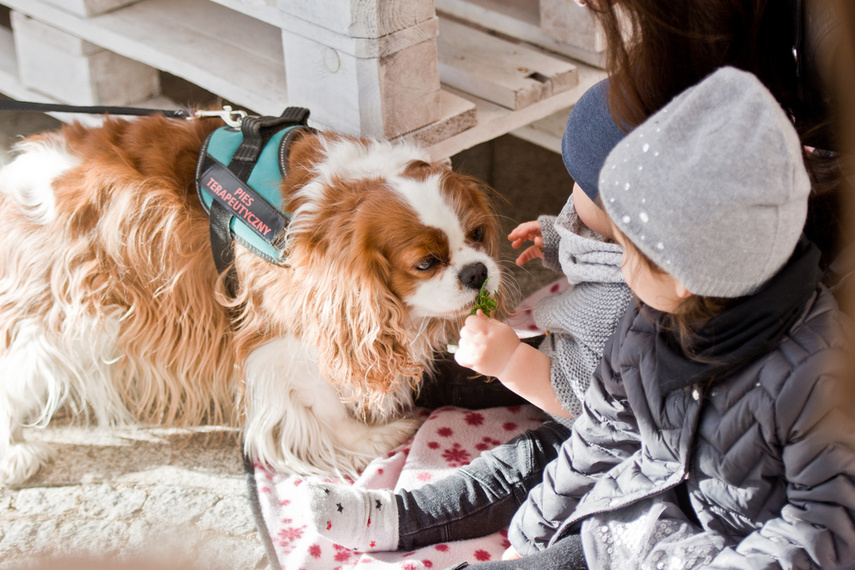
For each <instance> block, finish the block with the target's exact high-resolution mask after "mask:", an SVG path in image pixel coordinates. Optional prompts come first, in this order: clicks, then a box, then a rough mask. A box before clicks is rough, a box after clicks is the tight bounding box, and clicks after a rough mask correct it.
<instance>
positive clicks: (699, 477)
mask: <svg viewBox="0 0 855 570" xmlns="http://www.w3.org/2000/svg"><path fill="white" fill-rule="evenodd" d="M599 182H600V183H599V187H600V195H601V197H602V200H603V204H604V206H605V209H606V211H607V213H608V214H609V216H610V218H611V220H612V222H613V224H614V231H615V237H616V239H617V240H618V242H619V243H621V244H622V245H623V246H624V257H623V263H622V267H621V270H622V272H623V275H624V277H625V278H626V281H627V284H628V285H629V286H630V288H631V289H632V291H633V292H634V293H635V295H636V296H637V298H638V301H639V302H638V304H637V305H636V306H632V307H631V308H630V310H629V311H627V313H626V315H625V316H624V318H623V319H622V321H621V324H620V325H619V327H618V330H617V332H616V334H615V335H614V336H613V337H612V338H611V339H610V341H609V343H608V344H607V346H606V348H605V353H604V356H603V360H602V362H601V363H600V365H599V367H598V368H597V371H596V373H595V374H594V377H593V379H592V381H591V386H590V388H589V389H588V391H587V392H586V394H585V400H584V411H583V413H582V415H581V416H580V417H579V418H578V419H577V420H576V422H575V423H574V425H573V429H572V435H571V438H570V439H569V440H568V441H567V442H566V443H565V444H564V445H563V447H562V449H561V452H560V454H559V456H558V458H557V459H555V460H554V461H553V462H551V463H550V464H549V465H548V466H547V468H546V472H545V473H544V476H543V480H542V482H541V483H540V484H539V485H538V486H537V487H535V488H534V489H533V490H532V491H531V492H530V493H529V495H528V498H527V500H526V502H525V503H524V505H523V506H522V507H521V508H520V509H519V510H518V511H517V513H516V514H515V515H514V517H513V520H512V522H511V526H510V529H509V534H508V536H509V540H510V541H511V544H512V549H511V551H510V552H509V553H508V557H513V556H514V555H516V553H519V554H521V555H523V556H524V558H522V559H519V560H508V561H505V562H496V563H492V562H490V563H485V564H483V565H481V566H482V567H483V568H484V569H493V568H535V567H538V568H566V567H568V564H567V561H566V560H562V557H561V556H560V553H562V552H564V551H565V549H566V548H567V545H573V544H575V543H577V542H578V540H579V539H580V537H581V542H582V544H583V547H584V557H585V561H584V564H587V565H588V566H589V567H597V568H611V567H615V566H618V565H621V566H629V567H650V568H665V567H680V568H687V567H695V566H703V567H706V568H776V567H792V568H818V567H819V568H828V567H840V566H848V565H851V564H853V563H855V523H853V521H855V402H853V399H855V390H853V382H852V380H851V379H850V376H849V375H848V374H847V369H846V366H845V364H846V361H847V359H846V351H847V350H848V348H849V346H850V345H849V337H848V335H849V331H848V328H847V327H848V322H847V321H846V320H845V318H844V317H843V316H842V314H841V313H840V311H839V310H838V309H837V306H836V304H835V302H834V300H833V298H832V297H831V295H830V293H829V292H828V291H827V290H826V289H824V288H823V287H821V286H820V285H819V278H820V271H819V268H818V260H819V252H818V250H817V249H816V248H815V247H814V246H813V245H812V244H810V243H809V242H807V241H806V240H805V239H803V238H801V232H802V227H803V225H804V221H805V213H806V207H807V197H808V193H809V190H810V183H809V180H808V177H807V174H806V172H805V169H804V165H803V162H802V158H801V147H800V143H799V140H798V137H797V135H796V133H795V130H794V129H793V128H792V126H791V124H790V123H789V121H788V119H787V117H786V115H785V114H784V112H783V111H782V110H781V108H780V106H779V105H778V104H777V102H776V101H775V100H774V98H773V97H772V96H771V94H770V93H769V92H768V91H767V90H766V89H765V88H764V87H763V86H762V85H761V84H760V83H759V81H758V80H757V79H756V78H755V77H754V76H752V75H750V74H747V73H745V72H741V71H738V70H735V69H732V68H723V69H720V70H719V71H717V72H715V73H714V74H712V75H710V76H709V77H708V78H706V79H705V80H703V81H702V82H701V83H699V84H698V85H696V86H694V87H692V88H690V89H688V90H687V91H685V92H683V93H682V94H680V95H679V96H678V97H676V98H675V99H674V100H673V101H672V102H671V103H669V104H668V105H667V106H665V107H664V108H663V109H662V110H660V111H659V112H657V113H656V114H655V115H653V116H652V117H651V118H650V119H648V120H647V121H646V122H645V123H643V124H642V125H640V126H639V127H637V128H636V130H634V131H633V132H632V133H630V134H629V135H628V136H627V138H626V139H625V140H624V141H623V142H621V144H619V145H618V146H617V147H616V148H615V150H614V151H612V153H611V154H610V155H609V157H608V159H607V161H606V163H605V165H604V166H603V169H602V171H601V178H600V181H599ZM481 320H482V321H484V319H481ZM488 322H489V321H488ZM467 326H468V324H467ZM491 327H492V325H491V326H490V327H487V328H483V327H482V329H483V331H481V330H479V331H474V332H473V334H472V335H471V337H472V338H471V343H470V342H469V341H467V343H468V344H469V348H467V349H466V350H467V351H468V355H467V356H466V359H467V362H470V363H472V364H473V366H475V367H476V370H477V369H479V368H480V367H482V366H486V367H488V368H490V369H491V370H493V371H495V372H498V374H499V378H500V379H503V378H502V376H503V375H505V376H514V375H515V374H516V372H517V371H519V370H521V369H523V368H524V367H523V363H522V361H524V360H525V357H526V354H527V352H526V351H522V352H521V351H520V349H519V347H513V348H512V349H511V350H510V351H509V352H508V351H505V352H502V353H498V354H497V353H496V352H495V351H493V350H491V349H490V341H491V335H492V331H493V329H492V328H491ZM513 380H514V381H516V378H513ZM575 567H584V565H581V564H577V565H576V566H575Z"/></svg>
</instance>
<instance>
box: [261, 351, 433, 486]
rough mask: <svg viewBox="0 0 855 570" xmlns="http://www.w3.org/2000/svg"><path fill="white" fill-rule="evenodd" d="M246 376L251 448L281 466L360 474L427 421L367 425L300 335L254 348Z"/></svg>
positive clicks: (282, 468)
mask: <svg viewBox="0 0 855 570" xmlns="http://www.w3.org/2000/svg"><path fill="white" fill-rule="evenodd" d="M245 377H246V425H245V430H244V450H245V453H246V454H247V456H248V457H250V458H251V459H254V460H255V459H257V460H260V461H261V462H262V463H264V464H266V465H269V466H270V467H273V468H274V469H277V470H280V471H284V472H289V473H297V474H302V475H335V474H337V475H348V476H351V477H355V476H356V475H357V474H358V473H359V472H360V471H362V469H364V468H365V466H366V465H367V464H368V463H369V462H370V461H371V460H372V459H374V458H376V457H380V456H382V455H384V454H385V453H387V452H388V451H390V450H391V449H393V448H395V447H396V446H398V445H400V444H401V443H403V442H404V441H406V440H407V439H409V438H410V437H411V436H412V435H413V433H414V432H415V430H416V429H418V427H419V425H420V423H421V422H420V421H419V420H416V419H414V418H401V419H397V420H392V421H390V422H388V423H384V424H366V423H364V422H361V421H359V420H357V419H355V418H353V417H352V416H351V415H350V414H348V411H347V408H346V406H345V404H344V403H343V402H342V401H341V399H340V397H339V395H338V393H337V392H336V390H335V388H334V387H333V386H332V385H331V384H330V383H329V382H327V381H326V380H324V379H323V378H322V377H321V375H320V371H319V369H318V365H317V360H316V356H315V354H314V351H313V350H312V349H311V347H309V346H306V345H305V344H303V343H302V342H300V341H299V340H297V339H296V338H294V337H285V338H282V339H278V340H275V341H271V342H269V343H267V344H265V345H263V346H261V347H259V348H257V349H256V350H255V351H253V353H252V354H251V355H250V356H249V358H248V359H247V362H246V368H245Z"/></svg>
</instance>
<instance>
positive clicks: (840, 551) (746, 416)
mask: <svg viewBox="0 0 855 570" xmlns="http://www.w3.org/2000/svg"><path fill="white" fill-rule="evenodd" d="M847 323H848V321H846V319H845V317H844V316H843V315H842V314H841V313H840V312H839V310H838V309H837V305H836V303H835V301H834V299H833V297H832V296H831V294H830V293H829V292H828V291H827V290H822V291H820V292H819V293H817V294H816V296H815V297H814V299H813V300H812V301H811V302H810V303H809V304H808V307H807V309H806V310H805V311H804V313H803V314H802V316H801V317H800V318H799V320H798V321H797V322H796V324H795V325H794V326H793V327H792V328H791V329H790V331H789V333H788V334H787V335H786V336H785V337H784V339H783V341H782V342H781V343H780V344H779V345H778V347H777V348H776V349H774V350H773V351H772V352H770V353H768V354H765V355H764V356H762V357H760V358H758V359H756V360H754V361H753V362H751V363H750V364H748V365H747V366H746V367H745V368H743V369H741V370H740V371H738V372H736V373H735V374H733V375H732V376H730V377H729V378H727V379H723V380H720V381H719V382H718V383H715V384H712V387H711V388H709V389H706V390H705V389H704V388H703V387H702V386H700V385H691V386H688V387H686V388H680V389H677V390H674V391H672V392H670V393H660V389H659V385H657V384H656V382H655V380H653V378H654V377H655V373H654V372H655V370H654V367H655V361H654V359H653V356H652V355H653V352H654V336H655V329H654V327H653V324H652V323H651V321H650V319H649V317H647V316H645V314H644V313H642V312H641V311H640V310H639V308H637V307H632V308H630V310H629V311H628V312H627V314H626V315H625V316H624V319H623V320H622V321H621V324H620V326H619V329H618V333H617V334H616V335H615V336H614V337H613V338H612V339H611V340H610V341H609V344H608V345H607V346H606V350H605V355H604V358H603V361H602V362H601V363H600V366H599V368H598V369H597V372H596V373H595V375H594V378H593V380H592V382H591V386H590V388H589V390H588V392H587V393H586V397H585V410H584V413H583V415H582V416H581V417H580V418H578V419H577V420H576V422H575V424H574V426H573V433H572V436H571V438H570V439H569V440H568V441H567V442H566V443H565V444H564V447H563V448H562V450H561V453H560V454H559V457H558V458H557V459H556V460H555V461H553V462H552V463H551V464H550V465H549V466H548V467H547V470H546V473H545V474H544V479H543V483H541V484H540V485H538V486H537V487H536V488H535V489H533V490H532V491H531V492H530V493H529V497H528V500H527V502H526V503H525V504H524V505H523V506H522V507H521V508H520V510H519V511H518V512H517V514H516V516H515V517H514V520H513V522H512V524H511V528H510V531H509V538H510V540H511V543H512V544H513V546H514V547H515V548H516V549H517V551H518V552H520V553H521V554H523V555H526V554H531V553H533V552H535V551H537V550H542V549H544V548H546V547H548V546H549V545H551V544H553V543H555V542H556V541H557V540H560V539H561V538H563V537H565V536H567V535H568V534H570V533H578V532H580V531H581V533H582V539H583V544H584V547H585V555H586V558H587V560H588V564H589V566H590V567H592V568H609V567H617V566H620V567H621V568H622V570H625V569H627V568H637V567H650V568H668V567H671V564H672V563H673V564H675V565H676V567H679V568H689V567H705V568H750V569H758V568H817V567H819V568H833V567H838V566H841V565H844V566H845V565H848V564H853V563H855V379H853V378H852V377H851V375H849V374H848V373H847V367H846V362H845V360H846V356H845V353H846V348H845V347H846V346H848V345H846V344H844V343H845V342H847V339H848V337H847V335H848V328H847ZM677 491H681V492H682V493H683V496H684V497H687V499H686V501H688V502H689V503H690V504H691V508H689V509H688V511H693V512H694V513H695V514H696V515H697V520H690V519H689V518H688V517H687V516H686V515H685V514H684V513H685V512H686V511H687V509H686V508H683V509H681V508H680V506H679V503H680V501H679V500H678V498H677V496H678V493H677Z"/></svg>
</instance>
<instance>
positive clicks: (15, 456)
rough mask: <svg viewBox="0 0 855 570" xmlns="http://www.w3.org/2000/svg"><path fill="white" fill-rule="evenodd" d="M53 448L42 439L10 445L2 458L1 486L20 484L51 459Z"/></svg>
mask: <svg viewBox="0 0 855 570" xmlns="http://www.w3.org/2000/svg"><path fill="white" fill-rule="evenodd" d="M52 455H53V448H52V447H51V446H50V445H48V444H47V443H44V442H42V441H30V442H26V443H14V444H12V445H9V446H8V447H7V448H6V449H5V450H4V451H3V456H2V458H0V486H2V485H20V484H21V483H23V482H25V481H26V480H27V479H29V478H30V477H32V476H33V475H35V474H36V473H37V472H38V470H39V469H40V468H41V467H42V465H44V464H46V463H47V462H48V461H50V458H51V456H52Z"/></svg>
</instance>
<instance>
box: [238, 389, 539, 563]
mask: <svg viewBox="0 0 855 570" xmlns="http://www.w3.org/2000/svg"><path fill="white" fill-rule="evenodd" d="M418 412H419V413H421V414H422V415H423V416H425V415H426V416H427V417H426V419H425V422H424V424H423V425H422V426H421V427H420V428H419V430H418V431H417V432H416V434H415V436H413V438H412V439H410V441H408V442H406V443H404V444H403V445H401V446H399V447H398V448H396V449H394V450H392V451H391V452H390V453H388V454H387V455H386V456H385V457H378V458H377V459H375V460H374V461H372V462H371V463H370V464H369V465H368V467H367V468H366V469H365V471H364V472H363V473H362V475H361V476H360V477H359V478H358V479H357V480H356V481H352V482H350V481H338V482H340V483H341V482H344V483H350V484H353V485H356V486H359V487H363V488H366V489H381V488H385V489H409V490H412V489H416V488H418V487H420V486H422V485H425V484H427V483H430V482H431V481H436V480H438V479H441V478H443V477H447V476H448V475H450V474H452V473H454V472H455V471H456V470H457V469H458V468H460V467H462V466H463V465H466V464H468V463H469V462H470V461H472V459H473V458H475V457H477V456H478V455H479V454H480V453H481V452H482V451H484V450H487V449H491V448H493V447H495V446H496V445H499V444H500V443H504V442H505V441H507V440H509V439H511V438H513V437H514V436H516V435H518V434H520V433H522V432H524V431H525V430H528V429H532V428H535V427H537V426H538V425H540V423H542V422H543V421H544V420H545V419H546V416H545V415H544V414H543V412H541V411H540V410H538V409H537V408H535V407H534V406H528V405H526V406H514V407H504V408H489V409H486V410H467V409H463V408H453V407H445V408H439V409H437V410H434V411H433V412H428V411H427V410H421V409H420V410H418ZM428 414H429V415H428ZM251 474H252V480H253V481H254V487H255V490H257V504H256V508H257V510H258V514H259V516H260V518H261V520H259V521H258V522H259V525H260V526H262V525H263V526H262V530H263V531H264V532H262V534H266V536H267V537H268V539H269V543H268V545H267V546H268V557H269V558H270V559H271V565H272V566H273V567H279V568H283V569H287V570H302V569H305V570H338V569H341V570H344V569H347V568H359V569H365V570H370V569H375V568H376V569H381V568H382V569H391V568H396V569H402V570H421V569H436V570H442V569H443V568H447V567H449V566H451V565H452V564H456V563H459V562H464V561H468V562H470V563H474V562H484V561H487V560H499V559H501V556H502V552H504V550H505V549H506V548H507V547H508V546H510V543H509V542H508V540H507V534H506V532H505V531H502V532H498V533H494V534H491V535H488V536H484V537H481V538H477V539H471V540H462V541H456V542H449V543H443V544H435V545H431V546H428V547H424V548H420V549H418V550H415V551H411V552H400V551H399V552H373V553H358V552H353V551H351V550H348V549H346V548H344V547H342V546H339V545H337V544H334V543H333V542H332V541H330V540H328V539H326V538H325V537H322V536H320V535H318V534H317V532H316V531H315V530H314V529H313V528H311V525H310V524H309V523H308V521H310V516H309V510H308V509H309V506H308V496H307V494H306V493H301V486H302V485H303V483H305V479H304V478H302V477H298V476H293V475H291V476H288V475H282V474H277V473H273V472H271V471H268V470H267V469H265V468H264V467H263V466H261V465H258V464H255V465H253V466H252V470H251ZM251 487H252V486H251Z"/></svg>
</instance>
